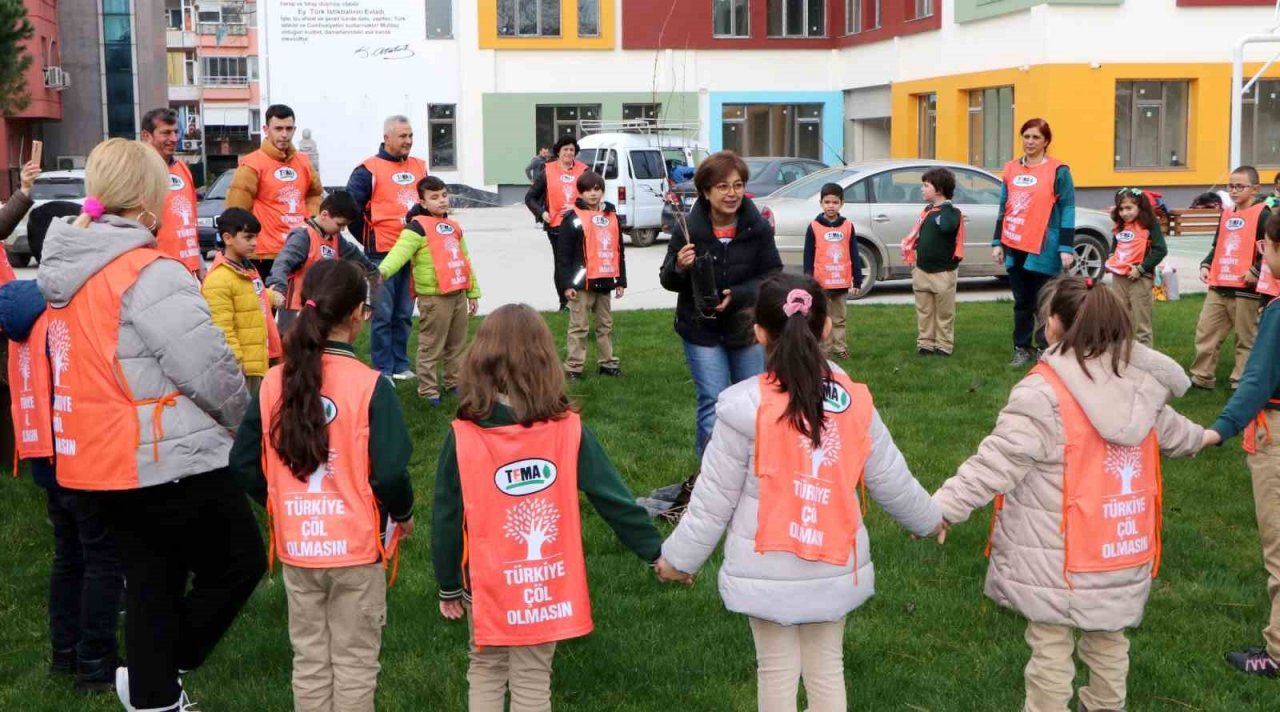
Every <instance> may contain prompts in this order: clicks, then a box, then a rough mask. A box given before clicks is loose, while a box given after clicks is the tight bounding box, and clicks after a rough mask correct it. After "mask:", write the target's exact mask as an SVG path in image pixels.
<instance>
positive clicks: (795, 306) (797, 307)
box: [782, 289, 813, 318]
mask: <svg viewBox="0 0 1280 712" xmlns="http://www.w3.org/2000/svg"><path fill="white" fill-rule="evenodd" d="M812 306H813V295H812V294H810V293H809V292H808V291H806V290H803V289H793V290H791V291H790V292H788V293H787V302H786V304H783V305H782V313H783V314H786V315H787V317H788V318H790V317H793V316H795V315H796V314H800V315H801V316H809V308H810V307H812Z"/></svg>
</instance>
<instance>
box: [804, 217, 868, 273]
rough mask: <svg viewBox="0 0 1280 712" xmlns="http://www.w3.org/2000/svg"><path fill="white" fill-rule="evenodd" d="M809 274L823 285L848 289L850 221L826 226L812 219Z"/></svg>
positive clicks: (851, 266)
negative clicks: (811, 251)
mask: <svg viewBox="0 0 1280 712" xmlns="http://www.w3.org/2000/svg"><path fill="white" fill-rule="evenodd" d="M809 229H811V230H813V248H814V250H813V278H814V279H815V280H817V282H818V284H819V285H821V286H822V288H823V289H848V288H850V287H852V286H853V250H856V249H858V248H857V246H855V245H854V244H853V221H852V220H845V221H844V222H843V223H840V227H830V226H827V225H823V224H822V223H820V222H818V221H817V220H814V221H813V223H812V224H811V225H810V228H809Z"/></svg>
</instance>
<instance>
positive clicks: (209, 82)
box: [200, 75, 249, 87]
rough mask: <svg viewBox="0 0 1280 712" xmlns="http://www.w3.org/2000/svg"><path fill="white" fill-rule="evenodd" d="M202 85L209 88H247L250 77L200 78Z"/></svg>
mask: <svg viewBox="0 0 1280 712" xmlns="http://www.w3.org/2000/svg"><path fill="white" fill-rule="evenodd" d="M200 84H202V85H203V86H207V87H247V86H249V78H248V77H210V76H207V75H206V76H203V77H200Z"/></svg>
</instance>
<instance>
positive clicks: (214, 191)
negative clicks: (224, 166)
mask: <svg viewBox="0 0 1280 712" xmlns="http://www.w3.org/2000/svg"><path fill="white" fill-rule="evenodd" d="M235 173H236V172H235V171H223V172H222V175H220V176H218V180H215V181H214V182H213V185H211V186H209V190H207V191H205V194H204V199H205V200H226V199H227V190H229V189H230V188H231V177H232V176H234V175H235Z"/></svg>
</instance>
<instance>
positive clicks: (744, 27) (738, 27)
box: [711, 0, 751, 37]
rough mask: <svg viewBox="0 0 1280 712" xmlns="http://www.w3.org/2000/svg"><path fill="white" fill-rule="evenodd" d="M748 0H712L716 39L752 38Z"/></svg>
mask: <svg viewBox="0 0 1280 712" xmlns="http://www.w3.org/2000/svg"><path fill="white" fill-rule="evenodd" d="M750 15H751V13H750V12H749V11H748V8H747V0H712V2H711V16H712V26H713V31H714V33H715V36H716V37H750V36H751V29H750V27H751V26H750V24H749V20H750Z"/></svg>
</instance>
